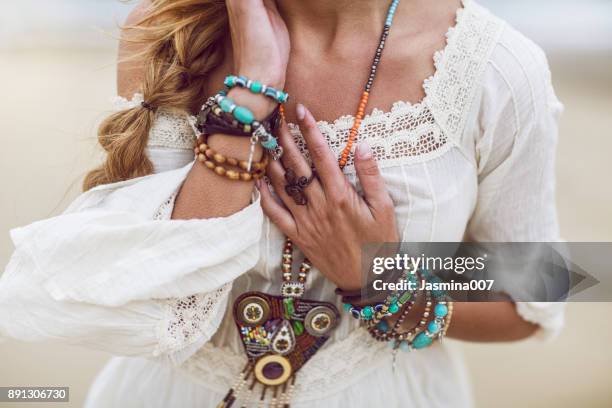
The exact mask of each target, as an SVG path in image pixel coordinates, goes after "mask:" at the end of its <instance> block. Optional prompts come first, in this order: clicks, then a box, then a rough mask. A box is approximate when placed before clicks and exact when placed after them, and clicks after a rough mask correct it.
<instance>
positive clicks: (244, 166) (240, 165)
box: [238, 160, 249, 170]
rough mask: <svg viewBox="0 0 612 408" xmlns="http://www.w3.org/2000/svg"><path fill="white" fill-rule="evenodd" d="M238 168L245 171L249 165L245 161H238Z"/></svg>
mask: <svg viewBox="0 0 612 408" xmlns="http://www.w3.org/2000/svg"><path fill="white" fill-rule="evenodd" d="M238 167H240V168H241V169H242V170H247V169H248V168H249V163H248V162H247V161H245V160H240V162H239V163H238Z"/></svg>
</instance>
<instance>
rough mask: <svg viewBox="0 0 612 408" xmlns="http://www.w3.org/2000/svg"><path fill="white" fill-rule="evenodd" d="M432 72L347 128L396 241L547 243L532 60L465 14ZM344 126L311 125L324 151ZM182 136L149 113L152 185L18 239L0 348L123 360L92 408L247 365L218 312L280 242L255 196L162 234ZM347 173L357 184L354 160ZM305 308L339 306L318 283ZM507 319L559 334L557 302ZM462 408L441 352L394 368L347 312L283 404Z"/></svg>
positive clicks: (518, 41)
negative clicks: (36, 346)
mask: <svg viewBox="0 0 612 408" xmlns="http://www.w3.org/2000/svg"><path fill="white" fill-rule="evenodd" d="M435 65H436V73H435V75H433V77H431V78H430V79H428V80H427V81H426V83H425V84H424V87H425V92H426V97H425V99H424V100H423V101H422V102H421V103H419V104H416V105H410V104H408V103H405V102H397V103H396V104H395V105H394V106H393V109H392V110H391V111H390V112H381V111H378V110H376V111H374V112H373V113H372V114H371V115H369V116H368V117H366V118H365V119H364V120H363V124H362V125H361V128H360V132H359V139H361V140H363V139H367V140H368V141H369V143H370V145H371V146H372V148H373V150H374V153H375V156H376V159H377V160H378V164H379V166H380V167H381V169H382V174H383V177H384V179H385V181H386V184H387V187H388V189H389V191H390V194H391V196H392V198H393V201H394V203H395V210H396V216H397V221H398V227H399V229H400V231H401V234H402V238H403V240H405V241H461V240H463V239H470V240H476V241H554V240H557V239H558V234H559V232H558V226H557V220H556V211H555V205H554V156H555V154H554V151H555V144H556V140H557V116H558V114H559V113H560V111H561V105H560V103H559V102H558V100H557V98H556V97H555V95H554V92H553V89H552V86H551V83H550V73H549V70H548V66H547V62H546V58H545V56H544V54H543V53H542V51H541V50H540V49H539V48H538V47H537V46H535V45H534V44H533V43H531V42H530V41H529V40H527V39H525V38H524V37H523V36H521V35H520V34H519V33H517V32H516V31H514V30H513V29H512V28H510V27H508V26H507V25H506V24H505V23H503V22H502V21H500V20H499V19H497V18H496V17H494V16H492V15H491V14H489V13H488V12H487V11H486V10H484V9H483V8H481V7H480V6H479V5H477V4H476V3H473V2H471V1H469V0H468V1H466V2H465V4H464V8H463V9H462V10H461V11H460V12H459V13H458V18H457V23H456V26H455V27H454V28H452V29H451V30H450V31H449V33H448V41H447V46H446V48H445V49H444V50H443V51H441V52H439V53H437V54H436V56H435ZM126 103H127V104H130V103H139V100H138V97H136V99H135V100H134V101H132V102H127V101H126ZM352 123H353V118H352V117H350V116H347V117H342V118H340V119H338V120H336V121H335V122H334V123H327V122H321V123H319V127H320V129H321V131H322V132H323V134H324V135H325V137H326V138H327V140H328V142H329V145H330V146H331V148H332V149H334V151H336V152H339V150H340V148H341V146H343V145H344V143H345V140H346V138H347V135H348V132H349V129H350V127H351V125H352ZM291 130H292V132H293V134H294V136H295V138H296V140H297V141H298V142H300V146H301V147H302V148H303V142H302V139H301V137H300V132H299V129H298V128H296V127H295V126H292V127H291ZM194 137H195V135H194V133H193V130H192V128H191V126H190V125H189V122H188V120H187V117H186V116H185V115H183V114H181V113H179V112H175V111H170V110H162V111H160V112H159V113H158V118H157V121H156V123H155V126H154V128H153V129H152V131H151V135H150V141H149V147H148V154H149V156H150V158H151V159H152V161H153V163H154V165H155V169H156V174H154V175H151V176H147V177H143V178H139V179H135V180H129V181H126V182H121V183H116V184H112V185H106V186H100V187H98V188H95V189H93V190H91V191H89V192H87V193H85V194H83V195H82V196H80V197H79V198H78V199H77V200H76V201H75V202H74V203H73V204H72V205H71V206H70V208H69V209H68V210H67V211H66V212H65V213H64V214H62V215H60V216H58V217H54V218H51V219H48V220H43V221H39V222H36V223H34V224H31V225H29V226H26V227H23V228H18V229H15V230H13V231H12V238H13V241H14V243H15V246H16V250H15V253H14V255H13V256H12V258H11V260H10V263H9V265H8V266H7V269H6V272H5V274H4V275H3V277H2V279H1V280H0V335H2V336H10V337H14V338H20V339H25V340H39V339H49V338H51V339H57V340H62V341H68V342H71V343H74V344H80V345H85V346H88V347H93V348H96V349H102V350H107V351H110V352H111V353H113V354H115V355H118V356H121V357H115V358H113V359H112V360H111V362H110V363H109V364H108V365H107V366H106V368H105V369H104V370H103V371H102V372H101V374H100V375H99V377H98V378H97V380H96V381H95V383H94V385H93V387H92V390H91V392H90V395H89V397H88V401H87V407H89V408H98V407H100V408H108V407H147V408H150V407H214V406H216V404H217V403H218V402H219V401H220V399H221V398H222V397H223V395H224V393H225V392H226V391H227V389H228V388H229V387H230V386H231V385H232V383H233V380H234V378H235V376H236V374H237V373H238V372H239V371H240V370H241V369H242V367H243V366H244V363H245V357H244V354H243V351H242V347H241V345H240V342H239V338H238V335H237V333H236V329H235V326H234V323H233V320H232V317H231V314H230V312H229V311H228V309H229V308H228V305H231V302H232V301H233V299H235V298H236V297H237V296H238V295H239V294H241V293H244V292H245V291H249V290H259V291H264V292H269V293H276V292H277V291H278V286H279V276H280V264H281V257H280V255H281V248H282V243H283V236H282V234H281V233H280V232H279V230H278V229H277V228H276V227H275V226H274V225H273V224H271V223H270V221H269V220H268V219H267V218H266V217H265V216H264V215H263V213H262V211H261V208H260V203H259V199H258V197H255V198H254V200H253V203H252V204H251V205H249V206H248V207H246V208H245V209H243V210H242V211H240V212H238V213H236V214H234V215H232V216H230V217H227V218H215V219H207V220H190V221H177V220H174V221H170V220H169V217H170V214H171V210H172V205H173V200H174V195H175V193H176V191H177V189H178V188H179V186H180V185H181V183H182V181H183V180H184V178H185V176H186V174H187V172H188V171H189V168H190V167H191V165H192V163H191V161H192V153H191V146H192V143H193V139H194ZM304 153H305V154H307V152H304ZM345 172H346V174H347V175H348V177H349V179H350V181H351V182H353V183H357V182H358V181H357V179H356V176H355V174H354V169H353V166H352V165H351V163H349V165H348V166H347V167H346V170H345ZM357 187H358V188H359V186H358V185H357ZM237 237H240V239H237ZM307 296H308V297H310V298H313V299H320V300H326V301H331V302H335V303H336V304H337V305H338V307H339V309H341V307H340V306H341V305H340V301H339V299H338V297H337V296H336V295H335V294H334V285H333V284H332V283H330V282H328V281H327V280H325V279H324V278H323V277H322V276H321V275H320V274H319V273H318V272H317V271H316V270H313V272H312V273H311V274H310V276H309V290H308V295H307ZM517 308H518V311H519V313H520V314H521V315H522V316H523V317H524V318H525V319H527V320H529V321H533V322H536V323H538V324H539V325H540V326H541V330H540V334H541V335H544V336H550V335H554V334H555V333H556V332H557V331H558V330H559V329H560V328H561V326H562V323H563V310H562V306H559V305H557V304H541V303H520V304H517ZM471 403H472V401H471V397H470V390H469V384H468V381H467V377H466V373H465V371H464V369H463V365H462V363H461V361H460V359H459V357H458V356H457V353H456V352H454V351H453V348H452V344H450V345H449V344H448V342H446V343H444V344H435V345H434V346H432V347H430V348H428V349H425V350H421V351H418V352H414V353H409V354H403V353H400V354H399V355H398V358H397V364H396V367H395V370H393V369H392V354H391V351H390V350H389V349H388V347H387V346H386V345H385V344H382V343H377V342H375V341H373V340H372V339H371V338H370V336H369V334H368V333H367V332H366V331H365V330H364V329H363V328H360V327H359V325H358V322H357V321H355V320H354V319H352V318H350V317H349V316H346V315H345V316H343V319H342V320H341V323H340V326H339V327H338V328H337V329H336V331H335V332H334V333H333V335H332V337H331V339H330V341H328V342H327V343H326V344H325V346H324V347H323V348H322V349H321V350H320V351H319V352H318V353H317V354H316V355H315V356H314V357H313V358H312V360H311V361H310V362H309V363H308V364H306V365H305V366H304V367H303V368H302V370H301V371H300V372H299V374H298V381H297V386H296V391H295V394H294V398H293V402H292V406H296V407H311V406H316V407H375V406H388V407H399V406H402V407H415V406H416V407H445V406H453V407H464V406H470V405H471Z"/></svg>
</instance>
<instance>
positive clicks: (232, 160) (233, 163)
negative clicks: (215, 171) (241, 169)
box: [227, 157, 238, 166]
mask: <svg viewBox="0 0 612 408" xmlns="http://www.w3.org/2000/svg"><path fill="white" fill-rule="evenodd" d="M227 164H229V165H230V166H237V165H238V160H237V159H235V158H233V157H228V158H227Z"/></svg>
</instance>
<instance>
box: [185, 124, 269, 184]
mask: <svg viewBox="0 0 612 408" xmlns="http://www.w3.org/2000/svg"><path fill="white" fill-rule="evenodd" d="M206 139H207V138H206V136H204V135H200V137H199V138H198V141H197V142H196V147H195V148H194V153H195V156H196V158H197V159H198V161H199V162H201V163H203V164H204V166H206V167H207V168H209V169H211V170H212V171H214V172H215V174H217V175H219V176H225V177H227V178H228V179H230V180H236V181H238V180H241V181H251V180H257V179H260V178H261V177H263V176H264V174H265V170H266V167H267V166H268V163H269V158H268V155H267V154H264V158H263V159H262V161H260V162H254V163H252V164H251V171H249V170H248V168H249V164H248V162H247V161H246V160H238V159H236V158H233V157H227V156H225V155H222V154H221V153H218V152H216V151H215V150H214V149H212V148H211V147H210V146H209V145H208V144H207V143H206V141H207V140H206ZM226 164H227V165H228V166H232V167H237V168H239V169H241V170H244V171H240V170H234V169H231V168H227V167H225V165H226Z"/></svg>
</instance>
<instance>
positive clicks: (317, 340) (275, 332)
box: [217, 0, 400, 408]
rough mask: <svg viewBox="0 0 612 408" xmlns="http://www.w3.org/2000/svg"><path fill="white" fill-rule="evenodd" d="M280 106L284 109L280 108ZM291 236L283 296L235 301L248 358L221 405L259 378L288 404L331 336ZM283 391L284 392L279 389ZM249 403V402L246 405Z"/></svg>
mask: <svg viewBox="0 0 612 408" xmlns="http://www.w3.org/2000/svg"><path fill="white" fill-rule="evenodd" d="M399 2H400V0H393V1H392V2H391V5H390V6H389V9H388V12H387V16H386V19H385V24H384V28H383V32H382V34H381V37H380V40H379V43H378V47H377V48H376V53H375V55H374V59H373V61H372V67H371V69H370V73H369V76H368V80H367V82H366V84H365V87H364V90H363V92H362V94H361V98H360V100H359V105H358V108H357V113H356V115H355V121H354V123H353V126H352V127H351V130H350V132H349V136H348V140H347V142H346V146H345V147H344V149H343V150H342V153H341V155H340V158H339V159H338V165H339V166H340V169H344V167H345V166H346V164H347V162H348V158H349V154H350V152H351V150H352V148H353V145H354V143H355V140H356V138H357V133H358V131H359V127H360V126H361V121H362V120H363V118H364V116H365V110H366V107H367V104H368V98H369V96H370V91H371V89H372V86H373V84H374V79H375V78H376V70H377V68H378V65H379V64H380V60H381V57H382V53H383V50H384V48H385V42H386V41H387V38H388V36H389V32H390V30H391V25H392V24H393V17H394V15H395V12H396V10H397V6H398V4H399ZM281 112H282V111H281ZM292 263H293V242H292V241H291V240H290V239H289V238H287V239H286V240H285V245H284V247H283V254H282V263H281V273H282V282H283V284H282V286H281V294H282V296H281V297H278V296H273V295H269V294H266V293H261V292H248V293H244V294H242V295H241V296H239V297H238V299H236V301H235V302H234V310H233V312H234V320H235V321H236V325H237V327H238V330H239V332H240V336H241V339H242V342H243V345H244V347H245V351H246V354H247V358H248V362H247V365H246V367H245V368H244V370H243V371H242V372H241V373H240V374H239V376H238V379H237V380H236V382H235V383H234V385H233V386H232V388H230V390H229V391H228V393H227V394H226V395H225V398H224V399H223V400H222V401H221V402H220V403H219V405H218V406H217V408H229V407H231V406H232V405H233V404H234V403H235V402H236V401H243V400H246V401H250V400H251V398H252V397H254V396H255V387H256V385H257V384H261V386H262V387H261V388H262V390H261V393H258V394H257V396H258V397H259V398H258V402H257V406H263V405H264V404H265V401H266V393H267V391H268V390H271V394H272V399H271V401H270V406H282V407H283V408H289V403H290V401H291V396H292V393H293V389H294V386H295V380H296V372H297V371H298V370H299V369H300V368H301V367H302V366H303V365H304V364H305V363H306V362H307V361H308V360H309V359H310V358H311V357H312V356H313V355H314V354H315V353H316V351H317V350H318V349H319V348H320V347H321V346H322V345H323V343H325V341H327V339H328V338H329V336H330V334H331V332H332V331H333V329H334V328H335V326H336V324H337V322H338V320H339V313H338V311H337V309H336V308H335V306H334V305H332V304H330V303H326V302H319V301H312V300H306V299H302V295H303V294H304V292H305V284H306V278H307V275H308V272H309V271H310V269H311V263H310V261H309V260H308V259H307V258H304V260H303V261H302V263H301V266H300V270H299V273H298V279H297V281H293V280H292V273H291V269H292ZM279 391H280V394H279ZM242 407H246V405H242Z"/></svg>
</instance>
